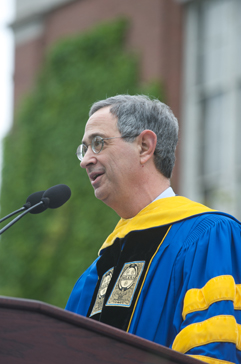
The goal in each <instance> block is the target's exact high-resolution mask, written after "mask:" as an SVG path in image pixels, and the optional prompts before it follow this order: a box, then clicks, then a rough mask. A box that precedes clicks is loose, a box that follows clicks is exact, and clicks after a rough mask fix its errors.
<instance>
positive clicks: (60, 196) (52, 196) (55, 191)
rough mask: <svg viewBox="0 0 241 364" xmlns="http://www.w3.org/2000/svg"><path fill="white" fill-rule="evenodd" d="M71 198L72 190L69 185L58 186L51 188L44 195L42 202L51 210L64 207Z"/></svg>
mask: <svg viewBox="0 0 241 364" xmlns="http://www.w3.org/2000/svg"><path fill="white" fill-rule="evenodd" d="M70 196H71V190H70V188H69V187H68V186H67V185H56V186H53V187H50V188H49V189H48V190H46V191H45V192H44V193H43V197H42V199H41V201H43V203H44V205H45V206H46V208H47V207H49V208H50V209H56V208H58V207H60V206H62V205H63V204H64V203H65V202H67V201H68V199H69V198H70Z"/></svg>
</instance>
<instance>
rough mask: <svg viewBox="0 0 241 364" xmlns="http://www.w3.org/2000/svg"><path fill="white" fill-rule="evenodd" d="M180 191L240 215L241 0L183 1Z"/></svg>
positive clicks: (215, 207)
mask: <svg viewBox="0 0 241 364" xmlns="http://www.w3.org/2000/svg"><path fill="white" fill-rule="evenodd" d="M185 6H186V22H185V23H186V30H185V62H184V64H185V70H184V80H185V82H184V98H183V130H182V133H181V138H182V167H183V168H182V176H181V191H182V193H183V194H185V195H186V196H187V197H190V198H192V199H198V200H199V201H200V202H202V203H205V204H207V205H209V206H210V207H212V208H214V209H220V210H224V211H226V212H229V213H232V214H235V215H236V216H237V217H239V218H240V217H241V196H240V194H241V192H240V191H241V126H240V125H241V116H240V115H241V106H240V105H241V41H240V34H241V0H200V1H198V0H195V1H191V2H189V3H187V4H186V5H185Z"/></svg>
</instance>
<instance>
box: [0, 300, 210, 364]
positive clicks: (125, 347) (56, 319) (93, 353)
mask: <svg viewBox="0 0 241 364" xmlns="http://www.w3.org/2000/svg"><path fill="white" fill-rule="evenodd" d="M0 363H3V364H20V363H21V364H22V363H24V364H38V363H41V364H55V363H56V364H57V363H58V364H63V363H65V364H75V363H78V364H82V363H83V364H85V363H86V364H92V363H93V364H94V363H98V364H129V363H131V364H135V363H139V364H157V363H159V364H160V363H161V364H171V363H172V364H174V363H176V364H182V363H189V364H191V363H192V364H195V363H197V364H198V363H203V362H200V361H199V360H194V359H192V358H191V357H188V356H186V355H183V354H180V353H178V352H176V351H174V350H171V349H168V348H166V347H163V346H161V345H158V344H155V343H153V342H150V341H148V340H144V339H141V338H139V337H137V336H134V335H131V334H128V333H126V332H123V331H121V330H118V329H115V328H113V327H110V326H108V325H105V324H102V323H99V322H96V321H94V320H91V319H89V318H85V317H82V316H79V315H76V314H73V313H71V312H68V311H65V310H62V309H60V308H57V307H55V306H51V305H48V304H45V303H43V302H39V301H33V300H25V299H15V298H9V297H0Z"/></svg>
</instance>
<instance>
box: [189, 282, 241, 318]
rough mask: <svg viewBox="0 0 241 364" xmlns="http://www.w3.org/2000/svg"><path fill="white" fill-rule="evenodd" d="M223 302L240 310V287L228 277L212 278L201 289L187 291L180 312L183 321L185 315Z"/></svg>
mask: <svg viewBox="0 0 241 364" xmlns="http://www.w3.org/2000/svg"><path fill="white" fill-rule="evenodd" d="M223 300H230V301H233V302H234V309H236V310H238V309H241V285H240V284H237V285H236V284H235V281H234V279H233V277H232V276H230V275H223V276H218V277H215V278H212V279H210V280H209V281H208V282H207V283H206V284H205V286H204V287H203V288H201V289H196V288H194V289H190V290H189V291H187V293H186V295H185V298H184V305H183V311H182V317H183V320H185V318H186V316H187V314H189V313H191V312H195V311H203V310H207V309H208V307H209V306H210V305H211V304H212V303H214V302H218V301H223Z"/></svg>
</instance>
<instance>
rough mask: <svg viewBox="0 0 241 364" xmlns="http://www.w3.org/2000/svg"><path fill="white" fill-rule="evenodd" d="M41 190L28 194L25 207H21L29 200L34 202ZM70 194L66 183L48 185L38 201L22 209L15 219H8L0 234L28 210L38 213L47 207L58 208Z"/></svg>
mask: <svg viewBox="0 0 241 364" xmlns="http://www.w3.org/2000/svg"><path fill="white" fill-rule="evenodd" d="M42 192H43V191H40V192H35V193H33V194H32V195H30V196H29V197H28V198H27V201H26V204H25V207H22V209H23V208H24V209H25V208H26V206H29V204H31V202H32V203H33V202H35V201H36V200H37V199H38V197H39V196H40V194H41V193H42ZM70 196H71V190H70V188H69V187H68V186H67V185H63V184H60V185H56V186H53V187H50V188H49V189H48V190H46V191H45V192H44V193H43V194H42V198H41V200H40V201H39V202H37V203H36V204H34V205H33V206H30V207H29V208H27V210H26V211H24V212H23V213H22V214H20V215H18V216H17V217H16V218H15V219H13V220H12V221H10V223H8V224H7V225H6V226H4V228H2V229H1V230H0V235H1V234H2V233H4V231H6V230H7V229H8V228H10V226H12V225H13V224H15V222H17V221H18V220H20V219H21V218H22V217H23V216H24V215H26V214H27V213H28V212H31V213H35V214H38V213H40V212H42V211H44V210H46V209H47V208H48V207H49V208H51V209H55V208H58V207H60V206H62V205H63V204H64V203H65V202H67V201H68V199H69V198H70Z"/></svg>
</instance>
